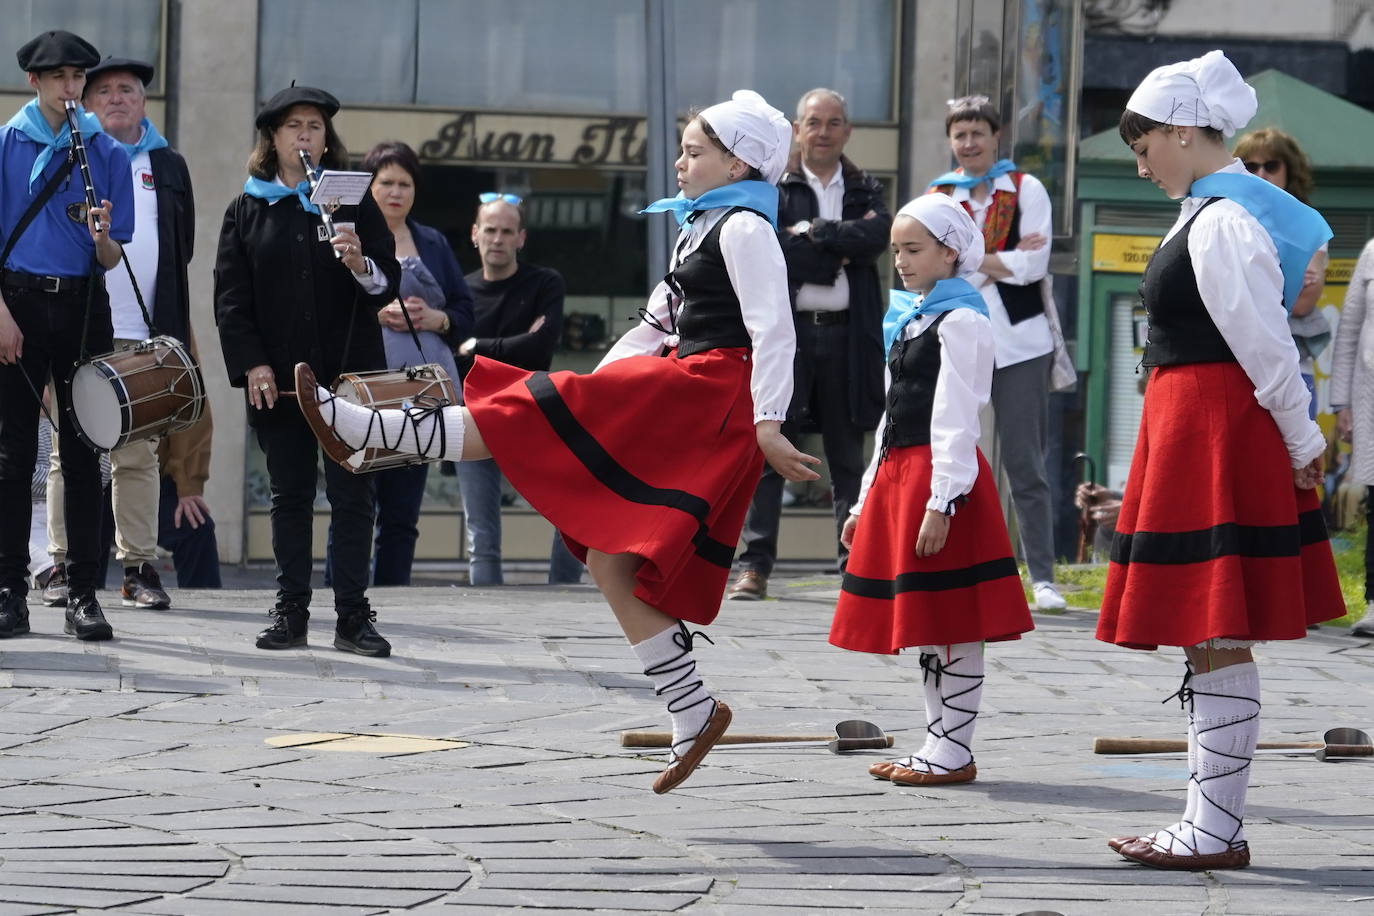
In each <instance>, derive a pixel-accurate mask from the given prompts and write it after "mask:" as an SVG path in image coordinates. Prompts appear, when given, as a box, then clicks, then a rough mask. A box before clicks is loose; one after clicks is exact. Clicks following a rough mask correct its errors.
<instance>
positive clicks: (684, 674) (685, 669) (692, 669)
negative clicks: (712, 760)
mask: <svg viewBox="0 0 1374 916" xmlns="http://www.w3.org/2000/svg"><path fill="white" fill-rule="evenodd" d="M677 626H678V631H677V632H676V633H674V634H673V644H674V645H675V646H677V647H678V648H679V649H681V650H682V651H681V652H679V653H678V654H677V655H675V656H673V657H672V658H670V659H668V660H667V661H663V662H659V663H658V664H657V665H651V666H650V667H648V668H645V669H644V673H645V674H646V675H648V676H649V677H651V678H652V677H654V676H656V675H660V674H668V675H672V674H677V675H678V677H677V678H676V679H675V680H673V681H672V682H671V683H668V684H665V685H664V686H662V687H656V688H654V694H655V695H656V696H663V695H664V694H673V695H674V696H671V697H669V699H668V712H669V713H680V712H686V711H687V710H689V709H691V708H692V707H693V706H700V705H701V704H702V703H710V704H711V712H712V714H714V713H715V707H716V701H715V700H714V699H713V698H712V697H711V695H710V694H708V693H706V691H705V689H704V688H705V686H706V685H705V684H704V683H703V682H702V680H701V678H699V677H695V675H696V672H697V662H696V659H694V658H692V640H693V638H694V637H697V636H700V637H701V638H702V639H704V640H706V641H707V642H709V643H710V644H711V645H713V646H714V645H715V640H713V639H711V637H709V636H707V635H706V634H705V633H703V632H701V631H700V630H697V631H696V632H695V633H694V632H692V631H690V630H688V629H687V625H686V624H685V623H683V622H682V621H681V620H679V621H678V622H677ZM679 672H681V673H680V674H679ZM698 687H700V688H703V689H702V691H701V693H702V696H701V697H699V698H697V699H695V700H688V699H687V698H688V697H690V696H691V695H692V694H693V693H694V692H695V691H696V690H697V688H698ZM707 719H708V721H709V719H710V716H708V717H707ZM705 728H706V726H705V725H703V726H702V730H705ZM700 734H701V731H698V732H697V733H696V734H695V735H693V736H692V737H690V738H683V739H682V740H681V741H675V742H673V746H672V761H670V764H669V765H670V766H671V765H672V763H676V762H677V760H678V756H679V755H678V752H677V748H678V745H681V744H691V743H692V742H693V741H695V740H696V739H697V737H698V736H699V735H700Z"/></svg>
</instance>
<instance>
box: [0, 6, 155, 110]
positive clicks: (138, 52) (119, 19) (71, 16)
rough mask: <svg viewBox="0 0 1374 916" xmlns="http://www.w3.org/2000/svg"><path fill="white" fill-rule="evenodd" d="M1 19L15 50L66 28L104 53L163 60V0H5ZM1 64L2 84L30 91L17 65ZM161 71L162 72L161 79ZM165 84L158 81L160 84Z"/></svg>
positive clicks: (9, 46) (10, 47)
mask: <svg viewBox="0 0 1374 916" xmlns="http://www.w3.org/2000/svg"><path fill="white" fill-rule="evenodd" d="M0 22H3V23H4V24H5V36H6V38H7V39H8V41H7V43H6V48H5V50H6V51H7V52H8V53H9V54H10V55H13V53H14V52H15V51H17V50H18V49H19V46H20V45H21V44H23V43H24V42H26V41H28V40H29V39H30V38H32V37H33V36H35V35H37V34H38V33H39V32H45V31H48V30H49V29H65V30H67V31H68V32H75V33H76V34H77V35H80V36H81V37H82V38H84V39H86V40H87V41H89V42H90V43H91V44H93V45H95V47H96V50H98V51H99V52H100V56H101V57H105V56H109V55H113V56H115V57H132V58H135V59H137V60H146V61H149V62H151V63H153V64H160V63H161V57H162V55H161V52H162V0H101V2H100V3H91V2H89V0H0ZM9 61H10V65H9V66H6V67H0V89H10V90H19V91H22V92H28V91H29V84H28V81H27V80H26V79H25V77H24V74H23V73H22V72H20V71H19V69H18V68H17V67H15V66H14V65H13V61H14V57H13V56H11V57H10V58H9ZM160 77H161V74H159V78H160ZM161 85H162V84H161V82H155V83H154V84H153V86H154V89H157V88H158V87H160V86H161Z"/></svg>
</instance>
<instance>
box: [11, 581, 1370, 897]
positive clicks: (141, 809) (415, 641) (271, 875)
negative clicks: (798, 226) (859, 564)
mask: <svg viewBox="0 0 1374 916" xmlns="http://www.w3.org/2000/svg"><path fill="white" fill-rule="evenodd" d="M835 583H836V580H835V579H834V577H823V576H822V577H816V576H812V577H809V578H807V579H805V580H801V579H798V580H795V581H792V580H788V579H787V578H786V577H780V578H776V579H775V581H774V583H773V584H774V586H775V588H774V591H775V593H776V594H778V595H779V596H780V597H779V598H777V599H776V600H770V601H767V602H763V603H761V604H739V605H736V604H734V603H729V604H727V606H726V607H725V609H724V611H723V613H722V615H721V619H720V621H719V622H718V623H717V624H716V625H714V626H712V627H711V628H710V629H711V635H712V637H713V638H714V639H715V640H716V644H715V645H714V646H712V645H709V644H706V643H705V642H698V643H697V653H696V654H697V658H698V660H699V662H700V664H701V668H700V673H701V674H702V676H703V677H704V678H705V679H706V681H707V683H708V685H710V686H711V687H712V689H713V690H715V691H716V692H717V693H718V695H720V696H721V697H722V698H723V699H726V700H728V701H729V702H730V703H731V705H732V707H733V708H734V709H735V712H736V719H735V723H734V725H733V726H732V728H733V730H735V731H737V732H741V731H761V732H767V731H774V732H796V733H803V734H805V733H813V732H814V733H825V732H827V731H829V730H830V729H831V728H832V727H833V725H834V723H835V722H837V721H839V720H840V719H845V718H862V719H867V720H869V721H872V722H875V723H877V724H879V725H880V726H881V727H882V728H884V729H885V730H886V731H887V732H888V733H889V734H891V735H893V736H894V737H896V739H897V746H896V747H895V748H894V752H893V755H894V756H897V755H899V754H901V753H905V752H908V751H909V749H910V748H911V747H912V746H913V745H915V744H917V743H919V742H920V741H921V740H923V738H924V721H923V718H924V717H923V712H922V706H921V686H920V676H921V672H920V669H919V668H918V666H916V665H915V659H914V658H913V657H910V656H907V655H900V656H867V655H861V654H857V653H847V652H842V651H840V650H837V649H834V648H833V647H831V646H829V645H828V644H827V642H826V639H825V635H826V631H827V628H828V624H829V615H830V610H831V607H832V606H833V601H834V596H835V593H836V585H835ZM175 598H176V603H177V605H178V606H177V608H176V609H174V610H171V611H163V612H147V611H137V610H132V609H122V608H117V607H116V608H111V609H110V617H111V620H112V623H113V624H114V626H115V629H116V634H117V638H116V639H115V640H113V641H111V642H109V643H98V644H89V645H88V644H83V643H78V642H76V641H75V640H72V639H70V638H68V637H63V636H61V635H56V634H55V633H54V629H55V626H56V625H57V621H58V619H59V618H58V617H57V616H56V615H50V614H48V613H46V612H44V611H38V612H37V613H36V614H35V623H36V625H37V626H38V629H39V630H40V631H46V632H40V634H38V635H34V636H32V637H24V638H19V639H15V640H11V641H8V642H5V643H3V644H0V916H9V914H16V916H18V914H29V913H33V914H38V913H45V914H46V913H94V912H97V911H100V912H120V913H129V914H144V916H154V914H188V913H194V914H197V916H199V914H205V916H218V914H221V913H223V914H235V916H238V914H242V913H245V912H248V913H252V914H253V916H276V914H288V913H289V914H291V916H300V914H306V916H311V914H317V913H318V914H331V916H342V914H355V913H356V914H371V913H384V912H386V913H398V912H416V913H479V914H486V913H498V912H504V911H506V910H509V909H513V908H517V907H524V908H533V909H536V910H537V911H538V912H540V913H543V914H546V916H547V914H556V913H589V912H597V913H625V914H631V913H633V914H642V913H657V912H669V911H671V912H682V913H722V914H732V916H745V914H753V913H761V914H769V916H779V914H783V913H793V912H832V911H834V912H849V911H864V912H868V913H905V914H910V913H958V914H998V916H1004V914H1019V913H1022V912H1026V911H1029V910H1048V911H1052V912H1057V913H1060V914H1063V916H1070V914H1088V913H1091V914H1094V916H1099V914H1102V913H1104V912H1110V911H1111V910H1113V909H1119V908H1121V907H1122V906H1127V907H1131V908H1144V907H1148V911H1149V912H1150V913H1151V914H1152V916H1168V914H1174V913H1178V914H1204V913H1205V914H1207V916H1215V914H1228V916H1249V914H1256V916H1258V914H1270V916H1272V914H1291V913H1299V912H1311V911H1316V910H1326V911H1329V912H1339V913H1345V912H1350V913H1361V912H1368V913H1371V914H1374V858H1371V856H1374V834H1372V833H1371V828H1374V798H1371V797H1370V795H1369V794H1368V793H1367V792H1366V791H1365V787H1366V786H1367V785H1368V784H1369V780H1370V777H1371V775H1374V770H1371V767H1374V760H1345V761H1341V762H1339V763H1337V764H1322V763H1318V762H1316V761H1315V760H1313V759H1311V758H1306V759H1303V758H1290V757H1285V758H1265V759H1263V760H1259V761H1257V762H1256V763H1255V767H1254V788H1253V790H1252V792H1251V796H1250V806H1249V818H1248V823H1247V827H1248V836H1249V839H1250V841H1251V843H1252V846H1253V849H1254V856H1255V864H1254V865H1253V866H1252V867H1251V868H1250V869H1248V870H1245V871H1239V872H1230V873H1217V874H1213V875H1208V874H1201V875H1197V874H1187V873H1175V872H1158V871H1152V870H1149V869H1145V868H1142V867H1140V866H1137V865H1133V864H1131V863H1128V862H1126V861H1124V860H1123V859H1121V858H1120V857H1118V856H1115V855H1114V854H1112V853H1111V852H1110V851H1109V850H1107V849H1106V848H1105V846H1104V845H1103V842H1104V840H1105V838H1106V837H1107V836H1110V835H1115V834H1118V833H1121V832H1125V831H1136V830H1147V829H1152V828H1153V827H1157V826H1160V825H1163V824H1165V823H1169V822H1171V821H1172V820H1174V819H1175V818H1176V816H1177V812H1178V810H1179V808H1180V807H1181V805H1182V801H1183V795H1184V788H1185V781H1186V764H1185V762H1184V761H1182V760H1181V759H1179V758H1160V759H1141V758H1107V757H1096V756H1094V755H1093V754H1092V753H1091V743H1092V738H1093V737H1094V736H1096V735H1104V734H1117V735H1139V736H1159V737H1171V738H1172V737H1179V736H1180V735H1181V733H1182V732H1181V726H1182V722H1183V718H1182V715H1181V713H1180V712H1179V709H1178V707H1177V705H1176V704H1167V705H1166V704H1161V702H1160V701H1161V700H1162V699H1164V698H1165V697H1166V696H1167V695H1168V694H1170V693H1172V692H1173V691H1174V690H1175V689H1177V686H1178V682H1179V679H1180V676H1181V673H1182V664H1181V659H1180V658H1179V653H1177V652H1176V651H1173V652H1170V651H1168V650H1166V651H1162V652H1158V653H1144V652H1130V651H1126V650H1121V649H1116V648H1113V647H1109V646H1103V645H1101V644H1099V643H1096V642H1095V641H1094V640H1093V639H1092V627H1093V623H1094V616H1093V614H1092V613H1090V612H1086V611H1081V610H1072V611H1070V612H1068V613H1066V614H1063V615H1055V616H1040V617H1037V625H1038V629H1037V630H1036V631H1035V632H1033V633H1031V634H1028V635H1027V636H1026V637H1025V638H1023V639H1021V640H1019V641H1016V642H1011V643H1002V644H997V645H994V646H991V647H990V648H989V651H988V680H987V683H986V689H985V693H984V715H983V717H982V718H980V720H979V727H978V745H977V750H978V763H979V780H978V781H977V782H975V783H973V784H970V785H966V786H956V787H948V788H944V789H938V788H927V789H920V788H915V787H897V786H892V785H890V784H886V783H882V782H879V781H877V780H874V779H872V778H871V777H869V776H868V775H867V773H866V768H867V766H868V765H869V764H870V763H871V762H873V761H875V760H879V759H883V758H884V756H885V755H883V754H881V753H878V752H873V753H862V754H854V755H848V756H836V755H832V754H830V753H829V752H828V751H827V750H826V749H825V748H824V747H823V746H821V745H816V744H812V745H793V746H777V745H774V746H752V747H750V746H743V747H729V748H724V747H723V748H720V749H718V750H717V751H715V752H713V753H712V755H711V756H710V757H709V758H708V759H707V762H706V764H705V765H704V766H703V767H702V769H700V770H699V771H698V772H697V773H696V774H694V775H693V777H692V778H691V779H690V780H689V781H688V782H687V783H685V784H684V785H683V786H681V787H680V788H679V789H678V790H676V791H674V792H673V793H671V794H669V795H666V796H655V795H653V794H652V793H651V792H650V791H649V789H648V785H649V783H650V782H651V781H652V779H653V777H654V775H655V774H656V773H657V772H658V770H659V769H660V768H661V766H662V758H661V755H660V754H659V753H657V752H652V753H651V752H649V751H646V750H642V749H622V748H620V747H619V746H618V733H619V732H620V731H622V730H625V729H634V730H655V731H657V730H663V729H666V727H667V720H666V716H665V715H664V714H663V712H662V709H661V707H660V706H659V705H658V702H657V701H656V700H655V699H654V698H653V696H652V691H651V690H650V688H649V685H648V683H647V681H646V680H645V679H644V678H643V677H642V676H640V675H639V674H637V673H636V665H635V663H634V661H633V657H632V654H631V653H630V652H629V650H628V648H627V646H626V644H625V640H624V638H623V636H621V635H620V634H619V632H618V630H617V629H616V627H615V626H614V623H613V622H612V620H611V617H610V614H609V612H608V611H607V610H606V609H605V607H604V605H603V604H602V603H601V601H600V599H599V596H597V594H596V593H595V591H594V590H592V589H591V588H589V587H586V586H583V587H573V588H548V587H525V586H521V587H512V588H506V589H462V590H459V589H447V588H414V589H377V590H375V591H374V593H373V600H374V604H375V606H376V607H377V608H378V610H379V628H380V629H381V630H382V632H383V633H384V634H386V635H387V636H388V637H389V638H390V639H391V640H392V641H393V644H394V647H395V648H394V654H393V656H392V657H391V658H388V659H365V658H359V657H357V656H350V655H345V654H342V653H339V652H336V651H334V650H333V649H332V647H331V645H330V638H329V637H330V634H329V626H328V622H327V621H324V620H316V622H315V629H314V631H313V632H312V637H311V640H312V641H311V643H310V645H309V646H308V647H306V648H303V649H298V650H291V651H288V652H281V653H265V652H260V651H257V650H255V649H254V648H253V646H252V637H253V634H254V633H256V631H257V630H258V629H260V627H261V625H262V623H263V620H264V618H263V613H262V612H263V609H264V608H265V607H267V606H269V605H270V604H271V593H270V592H267V591H253V590H226V591H221V592H210V591H201V592H180V593H177V594H176V595H175ZM1258 654H1259V655H1260V656H1261V657H1262V664H1261V679H1262V682H1263V689H1264V701H1265V737H1266V738H1274V739H1278V738H1285V737H1297V738H1301V739H1312V738H1316V737H1319V736H1320V734H1321V733H1322V732H1323V731H1324V730H1325V729H1326V728H1330V727H1333V726H1336V725H1353V726H1356V727H1363V728H1366V729H1370V728H1371V725H1374V723H1372V722H1371V719H1374V715H1371V711H1374V677H1371V675H1372V674H1374V650H1372V649H1371V647H1370V645H1369V644H1368V643H1367V642H1363V641H1356V640H1351V639H1348V638H1346V637H1345V636H1343V635H1342V634H1339V633H1336V632H1334V631H1322V632H1320V633H1318V634H1317V635H1315V636H1313V637H1311V638H1308V639H1305V640H1300V641H1296V642H1292V643H1271V644H1268V645H1266V646H1263V647H1261V648H1260V649H1259V650H1258ZM316 733H343V734H368V735H377V734H397V735H411V736H417V737H423V738H445V739H450V740H457V741H460V742H465V743H467V746H465V747H457V748H451V749H446V750H435V751H421V752H407V751H404V750H398V751H396V752H390V751H388V752H384V753H375V752H374V753H346V752H340V751H335V750H329V749H328V747H327V745H324V744H317V745H312V744H309V743H305V744H301V743H300V742H299V740H297V741H296V742H295V746H290V747H274V746H271V745H269V743H268V742H269V740H279V739H286V740H287V741H288V743H290V741H291V738H292V736H293V735H309V734H316Z"/></svg>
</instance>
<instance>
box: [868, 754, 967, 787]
mask: <svg viewBox="0 0 1374 916" xmlns="http://www.w3.org/2000/svg"><path fill="white" fill-rule="evenodd" d="M887 778H888V779H890V780H892V781H893V782H895V783H900V784H901V785H904V786H949V785H954V784H955V783H960V782H973V780H975V779H977V778H978V767H976V766H974V765H973V761H972V760H970V761H969V762H968V764H967V765H965V766H961V767H960V768H959V769H957V770H950V771H949V772H948V773H922V772H921V771H920V770H912V769H908V768H907V767H899V766H894V767H893V768H892V772H891V773H889V774H888V777H887Z"/></svg>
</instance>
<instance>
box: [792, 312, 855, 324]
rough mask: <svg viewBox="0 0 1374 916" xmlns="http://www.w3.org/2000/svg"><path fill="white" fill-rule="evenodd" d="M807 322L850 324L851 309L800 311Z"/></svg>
mask: <svg viewBox="0 0 1374 916" xmlns="http://www.w3.org/2000/svg"><path fill="white" fill-rule="evenodd" d="M799 314H800V315H801V316H802V320H803V321H805V322H806V323H807V324H849V309H840V310H839V311H834V312H827V311H819V312H800V313H799Z"/></svg>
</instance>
